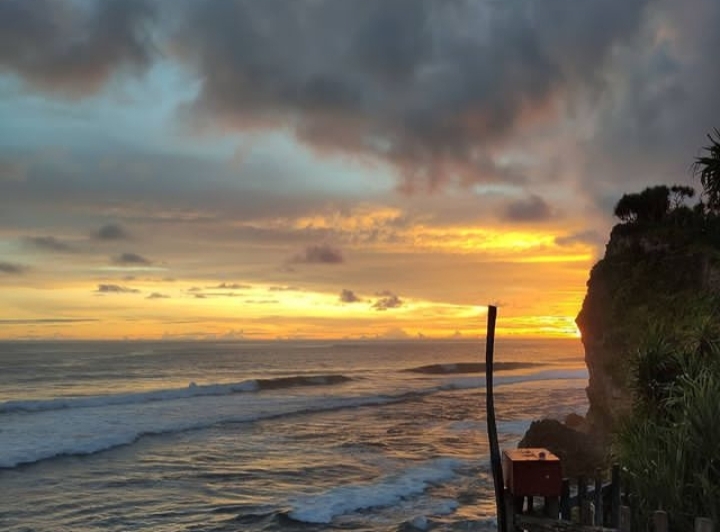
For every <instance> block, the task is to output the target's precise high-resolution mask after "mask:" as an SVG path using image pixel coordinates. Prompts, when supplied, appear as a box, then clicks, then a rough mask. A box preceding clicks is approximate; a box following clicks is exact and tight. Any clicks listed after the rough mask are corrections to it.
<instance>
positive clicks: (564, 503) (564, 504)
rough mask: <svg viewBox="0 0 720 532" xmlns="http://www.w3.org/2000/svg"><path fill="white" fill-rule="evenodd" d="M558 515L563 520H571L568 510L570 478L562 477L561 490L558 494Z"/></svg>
mask: <svg viewBox="0 0 720 532" xmlns="http://www.w3.org/2000/svg"><path fill="white" fill-rule="evenodd" d="M560 516H561V517H562V519H564V520H565V521H571V520H572V516H571V511H570V479H567V478H564V479H563V482H562V492H561V495H560Z"/></svg>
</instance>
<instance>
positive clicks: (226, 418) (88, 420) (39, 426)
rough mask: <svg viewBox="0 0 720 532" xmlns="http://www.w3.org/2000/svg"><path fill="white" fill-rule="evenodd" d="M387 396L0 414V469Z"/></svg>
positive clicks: (195, 401)
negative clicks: (141, 439) (144, 438)
mask: <svg viewBox="0 0 720 532" xmlns="http://www.w3.org/2000/svg"><path fill="white" fill-rule="evenodd" d="M392 400H393V399H392V398H387V397H378V396H347V397H336V398H329V397H327V396H324V395H322V394H312V395H264V394H233V395H220V396H200V397H197V396H195V397H189V398H184V399H178V400H175V401H155V402H145V403H123V404H113V405H108V404H106V403H103V404H102V405H101V406H97V407H92V406H88V407H87V408H72V409H69V410H44V411H38V412H30V413H29V412H14V413H8V414H4V415H3V423H2V426H0V468H2V467H14V466H16V465H18V464H24V463H32V462H37V461H40V460H44V459H47V458H52V457H54V456H59V455H74V454H91V453H96V452H99V451H103V450H106V449H111V448H113V447H117V446H120V445H126V444H129V443H132V442H133V441H135V440H137V439H138V438H139V437H141V436H143V435H148V434H164V433H172V432H181V431H186V430H193V429H202V428H206V427H212V426H215V425H218V424H220V423H232V422H238V423H239V422H249V421H254V420H258V419H265V418H270V417H275V416H282V415H289V414H294V413H298V412H319V411H326V410H333V409H338V408H350V407H357V406H365V405H376V404H384V403H388V402H391V401H392Z"/></svg>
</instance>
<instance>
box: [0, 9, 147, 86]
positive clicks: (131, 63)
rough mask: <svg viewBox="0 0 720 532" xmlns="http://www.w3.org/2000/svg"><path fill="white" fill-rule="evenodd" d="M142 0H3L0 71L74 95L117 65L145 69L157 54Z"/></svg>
mask: <svg viewBox="0 0 720 532" xmlns="http://www.w3.org/2000/svg"><path fill="white" fill-rule="evenodd" d="M153 19H154V9H153V4H152V3H151V2H149V1H144V0H90V1H86V2H72V1H67V0H30V1H27V0H5V1H3V2H0V71H2V70H7V71H10V72H13V73H15V74H17V75H18V76H20V77H21V78H22V79H24V80H25V81H27V82H28V83H30V84H31V85H34V86H36V87H38V88H41V89H44V90H49V91H59V92H62V93H66V94H69V95H72V96H77V95H81V94H87V93H92V92H96V91H98V90H99V89H100V88H101V87H102V86H103V85H104V84H105V83H106V82H107V81H108V80H109V79H110V77H111V76H112V75H113V74H114V73H115V71H116V70H117V69H118V68H121V67H124V68H128V67H129V68H130V69H133V70H135V71H143V70H144V69H145V68H147V67H148V66H149V64H150V62H151V59H152V56H153V48H152V43H151V42H150V38H149V37H150V34H151V32H150V31H149V28H148V26H147V25H148V24H149V23H150V22H152V21H153Z"/></svg>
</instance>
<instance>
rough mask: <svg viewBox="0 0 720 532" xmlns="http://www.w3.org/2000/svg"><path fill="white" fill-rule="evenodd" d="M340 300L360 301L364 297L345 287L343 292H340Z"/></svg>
mask: <svg viewBox="0 0 720 532" xmlns="http://www.w3.org/2000/svg"><path fill="white" fill-rule="evenodd" d="M340 301H342V302H343V303H358V302H360V301H362V299H360V298H359V297H358V296H357V295H355V292H353V291H352V290H348V289H347V288H343V290H342V292H340Z"/></svg>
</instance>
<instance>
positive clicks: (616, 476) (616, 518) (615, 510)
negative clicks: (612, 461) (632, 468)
mask: <svg viewBox="0 0 720 532" xmlns="http://www.w3.org/2000/svg"><path fill="white" fill-rule="evenodd" d="M619 524H620V466H619V465H617V464H616V465H614V466H613V468H612V487H611V488H610V527H611V528H617V527H618V526H619Z"/></svg>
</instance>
